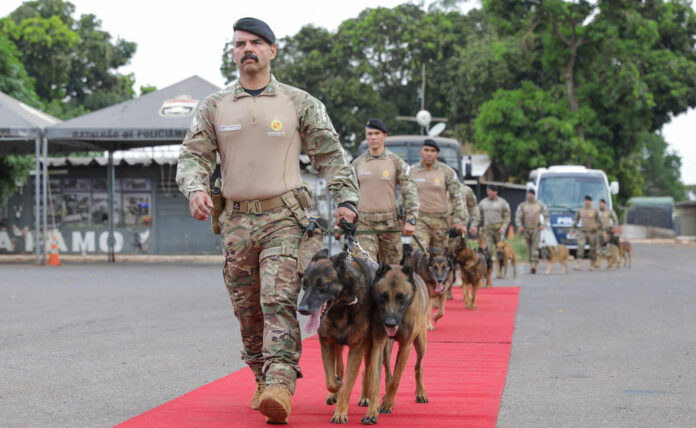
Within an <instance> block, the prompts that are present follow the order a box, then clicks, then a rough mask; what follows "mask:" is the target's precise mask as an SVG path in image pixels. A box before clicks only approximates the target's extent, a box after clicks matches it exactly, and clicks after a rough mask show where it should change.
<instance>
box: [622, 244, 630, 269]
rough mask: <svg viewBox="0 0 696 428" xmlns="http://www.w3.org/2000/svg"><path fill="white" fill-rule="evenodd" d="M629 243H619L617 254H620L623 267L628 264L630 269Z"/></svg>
mask: <svg viewBox="0 0 696 428" xmlns="http://www.w3.org/2000/svg"><path fill="white" fill-rule="evenodd" d="M631 251H632V250H631V243H630V242H628V241H624V240H621V241H619V252H620V253H621V259H622V260H623V265H624V267H625V266H626V264H628V267H631Z"/></svg>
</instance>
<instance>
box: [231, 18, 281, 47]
mask: <svg viewBox="0 0 696 428" xmlns="http://www.w3.org/2000/svg"><path fill="white" fill-rule="evenodd" d="M232 28H233V29H234V31H238V30H239V31H246V32H247V33H251V34H256V35H257V36H259V37H261V38H262V39H264V40H265V41H267V42H268V43H269V44H271V45H274V44H275V42H276V38H275V34H273V30H271V27H269V26H268V24H266V23H265V22H263V21H261V20H260V19H256V18H242V19H239V20H237V22H235V23H234V25H233V26H232Z"/></svg>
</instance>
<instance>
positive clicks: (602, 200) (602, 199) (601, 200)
mask: <svg viewBox="0 0 696 428" xmlns="http://www.w3.org/2000/svg"><path fill="white" fill-rule="evenodd" d="M599 202H604V203H605V204H606V203H607V201H605V200H604V198H601V199H600V200H599Z"/></svg>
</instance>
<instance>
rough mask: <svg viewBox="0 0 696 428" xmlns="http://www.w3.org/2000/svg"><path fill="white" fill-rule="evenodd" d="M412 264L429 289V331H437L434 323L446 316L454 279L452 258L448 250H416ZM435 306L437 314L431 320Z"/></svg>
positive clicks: (432, 248)
mask: <svg viewBox="0 0 696 428" xmlns="http://www.w3.org/2000/svg"><path fill="white" fill-rule="evenodd" d="M410 263H411V268H412V269H413V272H415V273H417V274H418V275H419V276H420V277H421V278H422V279H423V281H425V285H426V286H427V287H428V296H429V297H430V298H429V299H428V330H435V327H434V326H433V323H432V321H435V322H438V321H439V320H440V318H442V317H443V316H444V315H445V302H446V301H447V292H448V291H449V289H450V287H452V281H453V279H454V264H453V263H452V258H451V257H450V256H449V254H448V253H447V250H444V249H442V248H438V247H430V248H428V252H427V253H425V252H423V251H422V250H420V249H416V250H415V251H414V252H413V254H411V255H410ZM433 306H437V313H436V314H435V316H433V317H432V319H431V318H430V315H431V314H432V313H433Z"/></svg>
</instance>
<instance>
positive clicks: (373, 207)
mask: <svg viewBox="0 0 696 428" xmlns="http://www.w3.org/2000/svg"><path fill="white" fill-rule="evenodd" d="M355 173H356V174H357V176H358V184H359V186H360V202H358V209H359V210H360V211H362V212H366V213H386V212H395V211H397V210H398V205H397V201H396V174H397V172H396V166H395V165H394V161H393V160H392V159H389V158H387V157H384V158H381V157H378V158H375V157H372V156H369V155H368V157H366V159H365V160H364V161H363V162H358V163H356V164H355Z"/></svg>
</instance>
